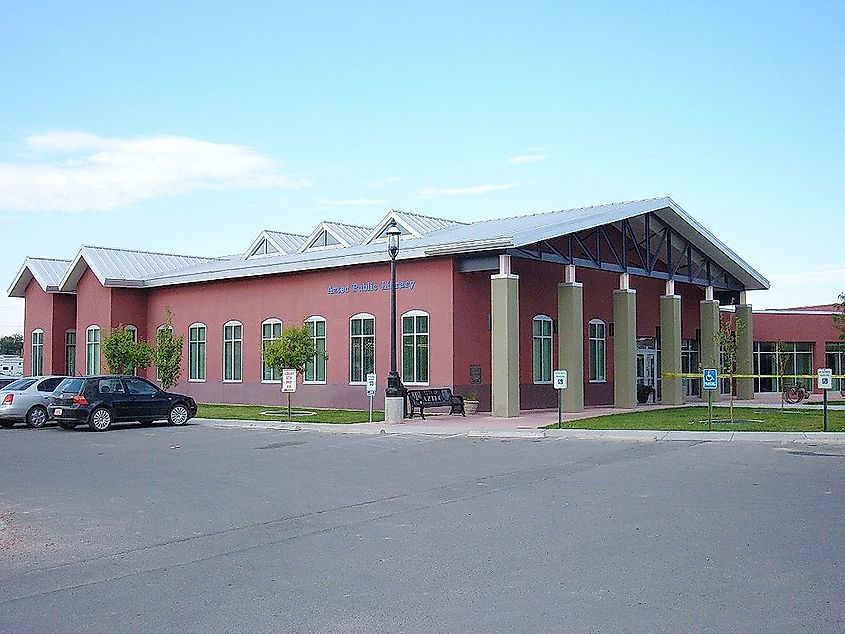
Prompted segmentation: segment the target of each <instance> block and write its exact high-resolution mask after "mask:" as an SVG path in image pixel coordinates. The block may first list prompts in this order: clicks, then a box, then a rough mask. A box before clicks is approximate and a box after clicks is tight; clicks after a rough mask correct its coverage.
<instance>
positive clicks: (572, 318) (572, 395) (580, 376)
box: [557, 282, 584, 412]
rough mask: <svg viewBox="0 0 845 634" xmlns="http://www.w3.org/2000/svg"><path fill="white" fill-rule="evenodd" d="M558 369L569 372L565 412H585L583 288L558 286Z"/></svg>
mask: <svg viewBox="0 0 845 634" xmlns="http://www.w3.org/2000/svg"><path fill="white" fill-rule="evenodd" d="M557 320H558V360H559V366H558V368H557V369H558V370H566V371H567V374H568V376H567V383H568V387H567V388H566V389H565V390H563V411H564V412H583V411H584V286H583V285H582V284H581V283H580V282H564V283H562V284H558V285H557Z"/></svg>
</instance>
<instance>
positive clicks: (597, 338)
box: [590, 319, 607, 383]
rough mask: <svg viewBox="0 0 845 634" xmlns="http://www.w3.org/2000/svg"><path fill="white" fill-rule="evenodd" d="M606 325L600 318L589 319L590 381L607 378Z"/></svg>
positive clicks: (598, 381) (603, 380)
mask: <svg viewBox="0 0 845 634" xmlns="http://www.w3.org/2000/svg"><path fill="white" fill-rule="evenodd" d="M606 353H607V325H606V324H605V323H604V322H603V321H602V320H601V319H592V320H590V382H591V383H604V382H605V381H606V380H607V373H606V372H607V354H606Z"/></svg>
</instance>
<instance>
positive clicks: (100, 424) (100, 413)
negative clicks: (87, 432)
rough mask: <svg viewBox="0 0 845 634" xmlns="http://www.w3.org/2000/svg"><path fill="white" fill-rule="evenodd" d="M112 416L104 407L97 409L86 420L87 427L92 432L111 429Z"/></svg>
mask: <svg viewBox="0 0 845 634" xmlns="http://www.w3.org/2000/svg"><path fill="white" fill-rule="evenodd" d="M111 421H112V415H111V412H110V411H109V410H108V409H106V408H105V407H98V408H97V409H95V410H94V411H93V412H91V416H90V417H89V418H88V427H90V428H91V429H93V430H94V431H106V430H107V429H108V428H109V427H111Z"/></svg>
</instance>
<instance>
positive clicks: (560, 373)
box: [554, 370, 568, 390]
mask: <svg viewBox="0 0 845 634" xmlns="http://www.w3.org/2000/svg"><path fill="white" fill-rule="evenodd" d="M554 384H555V389H556V390H565V389H566V386H567V384H568V380H567V375H566V370H555V371H554Z"/></svg>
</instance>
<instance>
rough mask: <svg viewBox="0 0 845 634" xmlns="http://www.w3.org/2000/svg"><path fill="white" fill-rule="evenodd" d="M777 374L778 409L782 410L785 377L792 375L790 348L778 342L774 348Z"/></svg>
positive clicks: (786, 344)
mask: <svg viewBox="0 0 845 634" xmlns="http://www.w3.org/2000/svg"><path fill="white" fill-rule="evenodd" d="M775 353H776V359H777V372H778V388H779V389H780V408H781V409H783V408H784V399H783V396H784V394H786V377H788V376H789V375H790V374H792V346H790V345H789V344H788V343H785V342H783V341H778V342H777V345H776V346H775Z"/></svg>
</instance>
